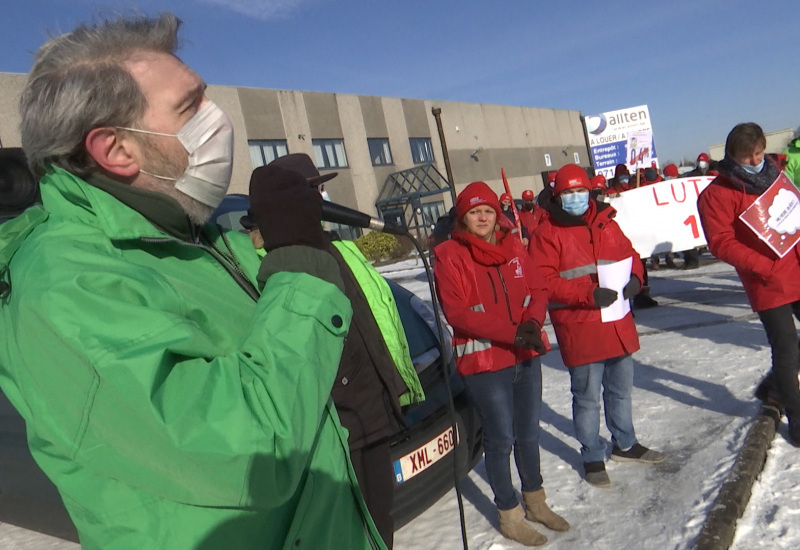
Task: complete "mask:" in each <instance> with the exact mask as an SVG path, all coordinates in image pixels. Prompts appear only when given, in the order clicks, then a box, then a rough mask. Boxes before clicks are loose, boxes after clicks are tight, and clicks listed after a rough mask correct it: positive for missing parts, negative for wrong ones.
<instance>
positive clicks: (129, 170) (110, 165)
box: [84, 127, 139, 178]
mask: <svg viewBox="0 0 800 550" xmlns="http://www.w3.org/2000/svg"><path fill="white" fill-rule="evenodd" d="M84 144H85V146H86V151H88V153H89V155H90V156H91V157H92V159H94V161H95V162H96V163H97V165H98V166H100V167H101V168H102V169H103V170H105V171H107V172H110V173H111V174H115V175H117V176H122V177H126V178H127V177H133V176H136V175H138V174H139V162H138V161H137V160H136V158H137V157H136V153H137V152H138V150H139V148H138V145H137V144H136V143H135V141H134V140H132V139H130V138H128V139H124V138H121V136H120V134H119V132H118V131H117V130H116V129H114V128H110V127H104V128H94V129H93V130H90V131H89V133H88V134H86V139H85V140H84Z"/></svg>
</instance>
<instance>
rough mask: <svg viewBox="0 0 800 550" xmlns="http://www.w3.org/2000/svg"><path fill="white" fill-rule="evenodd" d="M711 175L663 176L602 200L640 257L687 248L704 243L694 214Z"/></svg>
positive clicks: (703, 236) (698, 219)
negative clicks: (608, 205) (661, 179)
mask: <svg viewBox="0 0 800 550" xmlns="http://www.w3.org/2000/svg"><path fill="white" fill-rule="evenodd" d="M713 179H714V178H713V177H712V176H698V177H693V178H678V179H673V180H664V181H660V182H658V183H654V184H652V185H646V186H644V187H639V188H637V189H631V190H630V191H625V192H623V193H621V194H620V195H619V196H618V197H607V198H606V202H609V203H611V206H613V207H614V209H615V210H616V211H617V217H616V218H614V219H615V220H616V222H617V223H618V224H619V226H620V227H621V228H622V232H623V233H625V236H626V237H628V238H629V239H630V240H631V243H632V244H633V248H634V249H635V250H636V252H637V253H638V254H639V256H640V257H642V258H648V257H650V256H651V255H653V254H655V253H661V252H679V251H681V250H689V249H691V248H696V247H698V246H705V245H706V244H707V243H706V237H705V235H704V234H703V227H702V226H701V225H700V216H698V214H697V197H699V196H700V192H701V191H702V190H703V189H705V188H706V187H707V186H708V184H709V183H711V181H712V180H713Z"/></svg>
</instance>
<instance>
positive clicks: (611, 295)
mask: <svg viewBox="0 0 800 550" xmlns="http://www.w3.org/2000/svg"><path fill="white" fill-rule="evenodd" d="M592 297H593V298H594V303H595V305H596V306H597V307H601V308H602V307H608V306H610V305H611V304H613V303H614V300H616V299H617V291H616V290H611V289H610V288H603V287H602V286H598V287H597V288H595V289H594V292H592Z"/></svg>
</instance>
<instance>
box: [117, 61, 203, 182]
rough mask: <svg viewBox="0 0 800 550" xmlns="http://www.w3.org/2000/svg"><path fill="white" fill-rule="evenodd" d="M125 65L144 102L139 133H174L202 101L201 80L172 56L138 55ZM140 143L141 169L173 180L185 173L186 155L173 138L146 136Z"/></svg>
mask: <svg viewBox="0 0 800 550" xmlns="http://www.w3.org/2000/svg"><path fill="white" fill-rule="evenodd" d="M127 66H128V70H129V71H130V73H131V76H133V78H134V80H136V82H137V83H138V84H139V89H140V90H141V92H142V94H143V95H144V97H145V100H146V102H147V103H146V107H145V110H144V113H143V114H142V117H141V119H140V120H139V121H138V125H139V127H140V128H141V129H143V130H147V131H150V132H160V133H164V134H176V133H177V132H178V131H179V130H180V129H181V128H182V127H183V125H184V124H186V122H187V121H188V120H189V119H191V118H192V117H193V116H194V114H195V113H196V112H197V109H199V108H200V105H201V104H202V103H203V102H204V101H205V100H206V99H205V82H203V79H201V78H200V77H199V76H198V75H197V73H195V72H194V71H193V70H191V69H190V68H189V67H187V66H186V65H185V64H184V63H183V62H182V61H181V60H180V59H178V58H177V57H175V56H173V55H169V54H165V53H161V52H141V53H140V54H137V55H135V56H134V57H133V58H132V59H131V60H130V61H128V63H127ZM144 142H145V143H146V144H147V145H146V146H145V147H142V148H141V150H140V153H141V158H140V159H138V160H139V163H140V167H141V168H143V169H145V170H146V171H148V172H152V173H155V174H159V175H161V176H167V177H175V178H177V177H178V176H180V175H181V174H182V173H183V172H184V170H186V167H187V165H188V162H189V153H188V152H187V151H186V149H185V148H184V147H183V145H182V144H181V142H180V141H179V140H178V139H177V138H176V137H171V136H154V135H146V138H145V140H144ZM156 151H157V152H156ZM148 168H150V169H149V170H148Z"/></svg>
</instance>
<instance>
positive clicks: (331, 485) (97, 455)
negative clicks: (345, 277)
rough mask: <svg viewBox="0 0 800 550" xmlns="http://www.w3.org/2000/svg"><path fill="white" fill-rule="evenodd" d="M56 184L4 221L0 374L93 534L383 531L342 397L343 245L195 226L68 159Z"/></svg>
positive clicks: (126, 538)
mask: <svg viewBox="0 0 800 550" xmlns="http://www.w3.org/2000/svg"><path fill="white" fill-rule="evenodd" d="M41 187H42V201H43V208H32V209H29V210H28V211H26V213H24V214H23V215H22V216H20V217H19V218H17V219H15V220H12V221H10V222H7V223H5V224H3V226H2V227H0V277H1V278H2V281H4V282H5V283H8V285H9V287H10V288H8V287H6V286H5V285H0V287H2V288H0V386H2V389H3V391H4V392H5V394H6V395H7V396H8V398H9V399H10V400H11V402H12V403H13V404H14V406H15V407H16V408H17V410H18V411H19V412H20V413H21V414H22V416H23V417H24V419H25V421H26V423H27V429H28V441H29V445H30V447H31V451H32V453H33V456H34V458H35V459H36V461H37V462H38V464H39V465H40V466H41V468H42V469H43V470H44V472H45V473H46V474H47V475H48V476H49V477H50V479H51V480H53V482H54V483H55V484H56V486H57V487H58V489H59V491H60V493H61V496H62V498H63V500H64V503H65V505H66V507H67V510H68V511H69V513H70V516H71V517H72V520H73V521H74V523H75V525H76V527H77V529H78V533H79V535H80V539H81V544H82V546H83V548H84V549H94V548H98V549H104V550H107V549H116V548H119V549H126V550H127V549H132V548H136V549H156V548H169V549H190V548H192V549H194V548H199V549H215V548H236V549H251V548H252V549H279V548H283V549H289V548H292V549H297V548H307V549H313V550H317V549H325V548H332V549H333V548H336V549H340V548H348V549H351V548H383V547H384V545H383V543H382V542H381V539H380V536H379V535H378V534H377V531H376V530H375V527H374V524H373V523H372V520H371V519H370V518H369V514H368V513H367V512H366V507H365V506H364V503H363V500H362V498H361V496H360V492H359V490H358V487H357V482H356V479H355V476H354V474H353V471H352V468H351V467H350V464H349V460H348V455H347V435H346V431H345V430H343V429H342V428H341V426H340V424H339V421H338V417H337V415H336V412H335V409H334V408H333V405H332V403H331V401H330V399H329V396H330V391H331V387H332V384H333V379H334V376H335V375H336V372H337V367H338V364H339V356H340V353H341V350H342V345H343V339H344V336H345V335H346V332H347V329H348V326H349V321H350V316H351V310H350V306H349V303H348V301H347V299H346V298H345V296H344V294H342V292H341V291H340V290H339V288H337V284H336V283H338V284H339V285H341V280H340V279H339V278H338V266H337V265H336V262H335V260H334V259H333V258H332V257H331V256H330V255H327V254H325V253H322V252H320V251H317V250H314V249H311V248H307V247H286V248H283V249H279V250H277V251H275V252H273V253H272V254H270V255H269V257H268V258H267V259H265V260H264V262H263V264H261V262H260V260H259V258H258V257H257V255H256V254H255V252H254V251H253V248H252V245H251V243H250V241H249V239H248V238H247V237H246V236H244V235H241V234H238V233H226V234H225V235H220V234H219V233H218V232H217V231H216V229H215V228H213V227H209V226H207V227H206V228H204V235H205V237H204V239H205V241H207V242H209V243H211V244H210V245H209V246H203V245H201V244H198V243H197V242H193V241H185V240H180V239H177V238H175V237H171V236H169V235H168V234H167V233H165V232H163V231H161V230H159V229H157V228H156V227H155V226H154V225H153V224H152V223H151V222H149V221H148V220H147V219H146V218H144V217H143V216H142V215H141V214H139V213H138V212H137V211H136V210H133V209H132V208H130V207H128V206H126V205H125V204H123V203H122V202H120V201H119V200H117V199H115V198H114V197H112V196H111V195H109V194H108V193H106V192H105V191H102V190H100V189H98V188H96V187H93V186H91V185H89V184H87V183H86V182H84V181H82V180H80V179H79V178H77V177H75V176H73V175H71V174H69V173H67V172H65V171H63V170H60V169H54V170H53V171H52V172H51V173H49V174H48V175H46V176H45V177H44V178H43V180H42V185H41ZM224 257H228V258H231V257H235V258H236V259H237V260H238V261H234V262H231V261H229V260H225V259H224ZM260 265H261V274H260V275H258V276H259V278H267V277H268V280H267V282H266V286H265V287H264V289H263V293H261V295H260V296H259V291H258V290H257V283H256V277H257V274H258V271H259V266H260ZM231 266H233V267H231ZM291 271H295V272H291ZM312 273H313V274H314V275H317V276H312V275H311V274H312ZM237 278H238V279H239V280H241V285H240V284H239V283H237ZM323 279H324V280H323ZM328 281H329V282H328Z"/></svg>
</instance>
